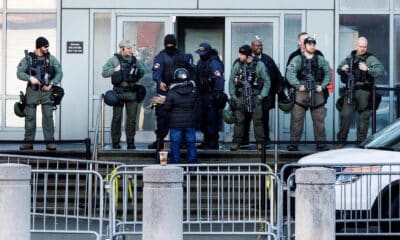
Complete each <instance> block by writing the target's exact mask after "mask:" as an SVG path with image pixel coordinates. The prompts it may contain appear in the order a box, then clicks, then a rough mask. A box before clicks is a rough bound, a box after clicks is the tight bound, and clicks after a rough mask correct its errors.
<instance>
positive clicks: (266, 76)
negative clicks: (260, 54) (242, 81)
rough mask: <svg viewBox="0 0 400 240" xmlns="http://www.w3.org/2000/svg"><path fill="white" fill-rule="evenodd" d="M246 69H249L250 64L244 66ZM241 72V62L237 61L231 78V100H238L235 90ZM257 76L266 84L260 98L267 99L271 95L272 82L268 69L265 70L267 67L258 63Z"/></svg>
mask: <svg viewBox="0 0 400 240" xmlns="http://www.w3.org/2000/svg"><path fill="white" fill-rule="evenodd" d="M244 66H245V67H249V66H250V64H244ZM239 72H240V61H237V62H236V63H235V64H234V65H233V66H232V70H231V76H230V78H229V95H230V96H231V98H233V99H235V98H237V97H236V95H235V89H236V83H235V78H236V76H237V75H238V74H239ZM256 75H257V77H258V78H261V79H262V80H263V82H264V86H263V88H262V89H261V91H260V94H259V95H260V96H261V97H262V98H264V97H266V96H267V95H268V93H269V89H270V87H271V81H270V79H269V74H268V71H267V69H266V68H265V65H264V64H263V63H262V62H260V61H257V66H256Z"/></svg>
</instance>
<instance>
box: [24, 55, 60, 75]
mask: <svg viewBox="0 0 400 240" xmlns="http://www.w3.org/2000/svg"><path fill="white" fill-rule="evenodd" d="M29 57H30V61H29V62H28V68H27V69H26V71H25V73H26V74H28V75H30V76H35V75H36V73H33V72H32V71H33V70H34V69H35V68H40V74H41V76H35V77H36V78H38V80H39V81H41V80H43V79H44V77H45V75H46V73H47V74H48V79H49V80H51V79H53V78H54V77H55V68H54V66H51V65H50V55H49V54H45V55H44V56H43V57H44V58H41V59H39V57H38V56H36V54H35V53H33V52H30V53H29Z"/></svg>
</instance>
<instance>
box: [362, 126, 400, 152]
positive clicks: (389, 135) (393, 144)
mask: <svg viewBox="0 0 400 240" xmlns="http://www.w3.org/2000/svg"><path fill="white" fill-rule="evenodd" d="M360 146H361V147H362V148H374V149H387V150H393V151H398V152H399V151H400V119H399V120H396V121H395V122H393V123H392V124H389V125H388V126H386V127H385V128H384V129H382V130H381V131H379V132H377V133H375V134H374V135H372V136H370V137H369V138H367V139H366V140H365V141H364V142H363V143H361V144H360Z"/></svg>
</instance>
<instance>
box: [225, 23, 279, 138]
mask: <svg viewBox="0 0 400 240" xmlns="http://www.w3.org/2000/svg"><path fill="white" fill-rule="evenodd" d="M225 33H226V38H225V47H226V49H227V50H226V51H225V92H228V89H229V76H230V73H231V67H232V64H233V62H234V61H235V59H237V58H238V57H239V55H238V52H239V47H240V46H242V45H244V44H249V45H250V44H251V42H252V41H253V40H256V39H260V40H261V41H262V42H263V52H264V53H265V54H267V55H269V56H270V57H272V58H273V59H274V60H275V63H276V64H277V66H279V63H278V59H279V57H278V52H279V51H278V49H279V44H278V39H279V17H227V18H226V21H225ZM282 116H284V115H283V114H282ZM274 126H275V113H274V112H273V111H271V114H270V137H271V139H273V138H274V134H275V128H274ZM224 129H225V130H224V131H225V140H226V141H231V140H232V134H233V125H225V128H224ZM251 129H252V127H251ZM278 131H279V130H278ZM253 138H254V132H253V131H252V130H251V131H250V139H253Z"/></svg>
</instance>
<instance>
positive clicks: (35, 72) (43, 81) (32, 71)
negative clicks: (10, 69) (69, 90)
mask: <svg viewBox="0 0 400 240" xmlns="http://www.w3.org/2000/svg"><path fill="white" fill-rule="evenodd" d="M24 52H25V60H26V62H27V63H28V69H29V75H31V76H34V77H35V78H36V79H37V80H39V82H40V85H44V86H48V85H49V84H50V79H49V78H50V75H49V74H48V73H47V72H46V71H45V69H44V67H43V66H40V65H39V66H36V67H32V65H31V61H30V59H29V54H28V50H24Z"/></svg>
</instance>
